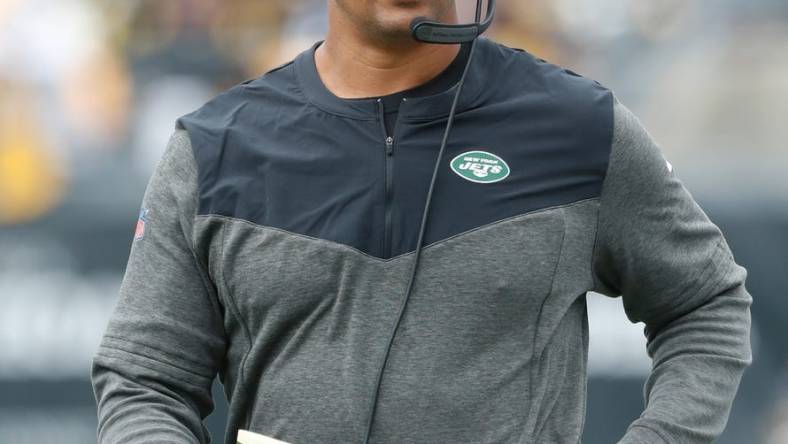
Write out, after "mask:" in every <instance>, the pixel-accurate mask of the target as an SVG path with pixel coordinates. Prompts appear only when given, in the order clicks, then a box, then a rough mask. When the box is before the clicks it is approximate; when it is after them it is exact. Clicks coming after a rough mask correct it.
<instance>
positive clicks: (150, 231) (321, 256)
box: [91, 103, 751, 444]
mask: <svg viewBox="0 0 788 444" xmlns="http://www.w3.org/2000/svg"><path fill="white" fill-rule="evenodd" d="M610 156H611V158H610V162H609V169H608V173H607V176H606V179H605V183H604V186H603V190H602V194H601V196H599V197H594V198H588V199H582V200H578V201H576V202H573V203H570V204H565V205H559V206H553V207H549V208H543V209H539V210H537V211H531V212H528V213H524V214H521V215H517V216H515V217H509V218H506V219H502V220H499V221H496V222H494V223H490V224H487V225H484V226H480V227H477V228H474V229H472V230H468V231H465V232H462V233H460V234H458V235H455V236H452V237H449V238H447V239H443V240H441V241H438V242H435V243H433V244H430V245H428V246H426V247H425V248H424V249H423V250H422V257H421V262H420V268H419V273H418V275H417V278H416V282H415V286H414V289H413V293H412V295H411V299H410V301H409V303H408V306H407V308H406V311H405V315H404V317H403V320H402V323H401V324H400V327H399V330H398V332H397V336H396V337H395V340H394V344H393V346H392V350H391V354H390V356H389V361H388V364H387V367H386V369H385V372H384V374H383V380H382V385H381V391H380V397H379V399H378V407H377V410H376V413H375V418H374V423H373V428H372V433H371V437H370V442H371V443H375V444H395V443H396V444H401V443H430V444H440V443H540V444H541V443H577V442H579V440H580V436H581V433H582V427H583V421H584V418H585V401H586V361H587V350H588V323H587V322H588V321H587V314H586V299H585V295H586V292H587V291H592V290H593V291H598V292H601V293H603V294H606V295H609V296H618V295H623V298H624V306H625V309H626V312H627V315H628V316H629V318H630V319H631V320H633V321H643V322H645V324H646V326H647V333H648V337H649V342H648V352H649V354H650V355H651V356H652V357H653V359H654V370H653V372H652V374H651V376H650V378H649V379H648V382H647V384H646V387H645V395H646V401H647V403H646V409H645V411H644V412H643V414H642V416H641V418H640V419H638V420H637V421H636V422H635V423H633V425H632V426H631V427H630V428H629V430H628V431H626V435H625V436H624V438H622V440H621V441H620V442H622V443H659V442H665V443H677V442H681V443H704V442H711V440H712V439H713V438H714V437H715V436H717V435H718V434H719V433H720V432H721V431H722V429H723V427H724V425H725V422H726V420H727V417H728V412H729V409H730V404H731V402H732V399H733V397H734V394H735V392H736V389H737V386H738V383H739V379H740V377H741V374H742V372H743V371H744V368H745V367H746V366H747V365H748V364H749V363H750V360H751V356H750V346H749V328H750V317H749V306H750V303H751V297H750V295H749V294H748V292H747V291H746V289H745V287H744V281H745V277H746V270H745V269H744V268H743V267H741V266H739V265H737V264H736V263H735V261H734V259H733V256H732V254H731V252H730V249H729V248H728V245H727V243H726V242H725V239H724V237H723V235H722V233H721V232H720V231H719V229H718V228H717V227H716V226H715V225H714V224H713V223H712V222H711V221H710V220H709V219H708V218H707V217H706V215H705V214H704V213H703V211H702V210H701V209H700V207H699V206H698V205H697V204H696V203H695V202H694V200H693V199H692V197H691V196H690V194H689V193H688V192H687V190H686V189H685V188H684V187H683V185H682V184H681V182H680V181H679V179H678V178H677V177H676V176H675V175H674V174H673V173H672V172H670V171H669V170H668V168H667V165H666V163H665V160H664V159H663V157H662V155H661V153H660V151H659V148H658V147H657V146H656V145H655V144H654V143H653V142H652V141H651V139H650V138H649V136H648V134H647V133H646V132H645V131H644V130H643V129H642V127H641V126H640V124H639V122H638V121H637V119H635V118H634V117H633V116H632V115H631V113H629V111H628V110H627V109H626V108H624V107H623V106H622V105H620V104H618V103H617V104H616V105H615V133H614V141H613V146H612V150H611V155H610ZM196 177H197V174H196V166H195V161H194V157H193V153H192V150H191V146H190V143H189V136H188V134H187V133H186V132H185V131H184V130H181V129H176V130H175V132H174V134H173V136H172V138H171V140H170V143H169V144H168V146H167V150H166V153H165V154H164V156H163V158H162V160H161V162H160V163H159V165H158V166H157V168H156V171H155V173H154V175H153V177H152V178H151V180H150V183H149V185H148V188H147V190H146V193H145V196H144V198H143V202H142V205H143V206H144V207H145V208H148V209H149V216H148V222H147V226H146V231H145V236H144V238H143V239H141V240H137V241H134V242H133V245H132V250H131V254H130V257H129V263H128V266H127V269H126V273H125V276H124V278H123V282H122V286H121V291H120V299H119V300H118V303H117V306H116V308H115V312H114V313H113V315H112V318H111V320H110V322H109V325H108V326H107V330H106V333H105V336H104V338H103V340H102V342H101V345H100V347H99V349H98V350H97V353H96V355H95V357H94V362H93V367H92V373H91V376H92V382H93V386H94V390H95V396H96V399H97V402H98V419H99V427H98V436H99V441H100V442H101V443H142V442H175V443H194V442H199V443H205V442H209V441H210V437H209V435H208V433H207V431H206V429H205V428H204V426H203V425H202V423H201V419H202V418H204V417H205V416H207V415H208V414H209V413H210V411H211V410H212V407H213V404H212V400H211V397H210V386H211V379H212V377H213V376H214V375H215V374H217V372H218V374H219V376H220V378H221V381H222V382H223V384H224V387H225V393H226V395H227V396H228V399H229V400H230V415H229V420H228V425H227V436H226V440H225V442H226V443H233V442H234V440H235V432H236V430H237V429H238V428H239V427H241V428H249V429H251V430H252V431H255V432H258V433H263V434H266V435H270V436H274V437H276V438H278V439H282V440H285V441H288V442H292V443H294V444H316V443H353V442H360V441H361V439H362V437H363V435H364V428H365V426H366V415H367V414H368V412H367V408H368V403H369V399H370V396H372V394H373V390H374V388H375V387H374V383H375V377H376V371H377V365H378V363H379V362H380V357H381V356H382V353H383V352H384V347H385V345H386V341H387V339H388V334H389V331H390V328H391V326H392V323H393V322H394V320H395V319H396V314H397V310H398V308H399V303H400V300H401V297H402V295H403V293H404V292H405V289H406V285H407V277H408V273H409V270H410V268H409V267H410V263H411V260H412V259H413V257H414V254H413V252H409V253H404V254H401V255H398V256H395V257H393V258H390V259H381V258H378V257H375V256H371V255H368V254H366V253H363V252H361V251H360V250H357V249H355V248H353V247H350V246H348V245H345V244H341V243H337V242H333V241H328V240H325V239H319V238H315V237H310V236H306V235H302V234H296V233H292V232H288V231H286V230H282V229H277V228H272V227H266V226H261V225H256V224H254V223H250V222H247V221H244V220H240V219H234V218H231V217H226V216H219V215H210V214H208V215H199V216H198V215H196V202H197V196H196V180H197V179H196ZM621 432H622V434H624V432H625V431H623V430H622V431H621Z"/></svg>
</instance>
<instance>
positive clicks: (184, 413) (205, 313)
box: [91, 129, 225, 444]
mask: <svg viewBox="0 0 788 444" xmlns="http://www.w3.org/2000/svg"><path fill="white" fill-rule="evenodd" d="M196 175H197V172H196V166H195V161H194V157H193V154H192V151H191V146H190V144H189V138H188V135H187V133H186V132H185V131H184V130H183V129H176V130H175V131H174V132H173V134H172V136H171V138H170V140H169V142H168V144H167V147H166V149H165V152H164V154H163V155H162V157H161V159H160V161H159V163H158V165H157V166H156V168H155V170H154V173H153V175H152V176H151V179H150V181H149V182H148V184H147V188H146V190H145V194H144V196H143V199H142V208H141V210H142V211H145V216H144V218H145V225H144V234H143V236H142V237H141V238H138V236H135V239H134V240H133V241H132V243H131V251H130V254H129V259H128V263H127V266H126V271H125V274H124V276H123V280H122V282H121V287H120V294H119V298H118V301H117V303H116V305H115V308H114V311H113V313H112V315H111V317H110V320H109V323H108V325H107V327H106V330H105V332H104V335H103V337H102V339H101V343H100V345H99V347H98V350H97V351H96V353H95V354H94V356H93V362H92V367H91V382H92V385H93V391H94V395H95V397H96V402H97V407H98V430H97V433H98V441H99V443H112V444H115V443H124V444H125V443H128V444H132V443H143V442H144V443H148V442H169V443H195V442H199V443H207V442H210V439H211V438H210V435H209V433H208V431H207V428H206V427H205V426H204V424H203V423H202V419H204V418H205V417H206V416H208V414H210V413H211V411H212V410H213V400H212V398H211V384H212V382H213V378H214V376H215V375H216V373H217V371H218V368H219V366H220V364H221V362H222V359H223V356H224V350H225V338H224V328H223V321H222V310H221V306H220V304H219V302H218V300H217V296H216V291H215V287H214V286H213V285H212V283H211V280H210V278H209V277H208V274H207V272H206V268H205V266H204V265H203V264H202V263H201V262H200V261H199V260H198V256H197V255H196V254H195V251H194V249H193V244H192V223H193V218H194V215H195V213H196V195H197V194H196V187H197V186H196V181H197V179H196Z"/></svg>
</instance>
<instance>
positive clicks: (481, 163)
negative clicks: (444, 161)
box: [450, 150, 509, 183]
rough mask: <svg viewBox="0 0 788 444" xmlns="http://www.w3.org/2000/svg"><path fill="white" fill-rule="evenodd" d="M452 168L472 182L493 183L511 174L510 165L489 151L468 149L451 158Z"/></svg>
mask: <svg viewBox="0 0 788 444" xmlns="http://www.w3.org/2000/svg"><path fill="white" fill-rule="evenodd" d="M450 166H451V170H452V171H454V172H455V173H457V174H458V175H459V176H460V177H462V178H463V179H466V180H470V181H471V182H478V183H493V182H498V181H501V180H504V179H505V178H506V176H508V175H509V165H507V164H506V162H504V160H503V159H501V158H500V157H498V156H496V155H495V154H493V153H488V152H487V151H478V150H475V151H467V152H465V153H462V154H460V155H458V156H457V157H455V158H454V159H452V160H451V164H450Z"/></svg>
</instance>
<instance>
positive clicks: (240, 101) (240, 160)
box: [175, 61, 305, 218]
mask: <svg viewBox="0 0 788 444" xmlns="http://www.w3.org/2000/svg"><path fill="white" fill-rule="evenodd" d="M304 103H305V100H304V99H303V95H302V94H301V93H300V91H299V89H298V87H297V84H296V82H295V77H294V73H293V63H292V61H291V62H287V63H284V64H282V65H280V66H278V67H276V68H274V69H272V70H270V71H268V72H266V73H265V74H263V75H261V76H260V77H257V78H254V79H249V80H246V81H244V82H242V83H239V84H237V85H235V86H233V87H231V88H229V89H227V90H225V91H222V92H221V93H219V94H218V95H216V96H215V97H214V98H212V99H211V100H209V101H208V102H206V103H205V104H203V105H202V106H201V107H199V108H198V109H196V110H194V111H192V112H190V113H188V114H185V115H183V116H181V117H179V118H178V119H177V120H176V123H175V126H176V128H177V129H182V130H185V131H186V132H187V133H188V136H189V138H190V141H191V147H192V150H193V152H194V157H195V159H196V162H197V169H198V173H199V174H198V187H199V207H198V214H224V215H237V214H235V212H236V211H237V210H239V209H241V210H244V211H243V213H244V214H241V215H239V216H240V217H246V218H250V217H252V216H251V215H249V214H248V211H247V210H248V209H249V208H248V207H246V208H241V207H238V205H237V203H238V202H237V200H236V198H235V197H236V195H237V193H238V188H236V187H237V186H238V185H243V184H242V183H240V182H242V181H243V177H242V176H241V175H239V173H240V172H242V171H247V170H248V168H249V164H248V163H247V162H249V160H250V157H251V156H253V153H250V152H248V151H249V150H250V149H254V148H255V147H256V146H258V145H259V143H258V141H259V140H261V139H260V134H261V133H263V132H265V133H275V132H276V131H278V130H280V123H281V118H282V116H293V118H295V115H297V113H298V110H299V108H301V107H303V105H304ZM241 189H243V188H241ZM250 191H252V192H254V191H259V190H250Z"/></svg>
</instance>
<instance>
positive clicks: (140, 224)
mask: <svg viewBox="0 0 788 444" xmlns="http://www.w3.org/2000/svg"><path fill="white" fill-rule="evenodd" d="M147 218H148V209H147V208H142V209H141V210H140V217H139V218H138V219H137V228H136V229H135V230H134V240H140V239H142V238H143V237H145V220H146V219H147Z"/></svg>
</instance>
